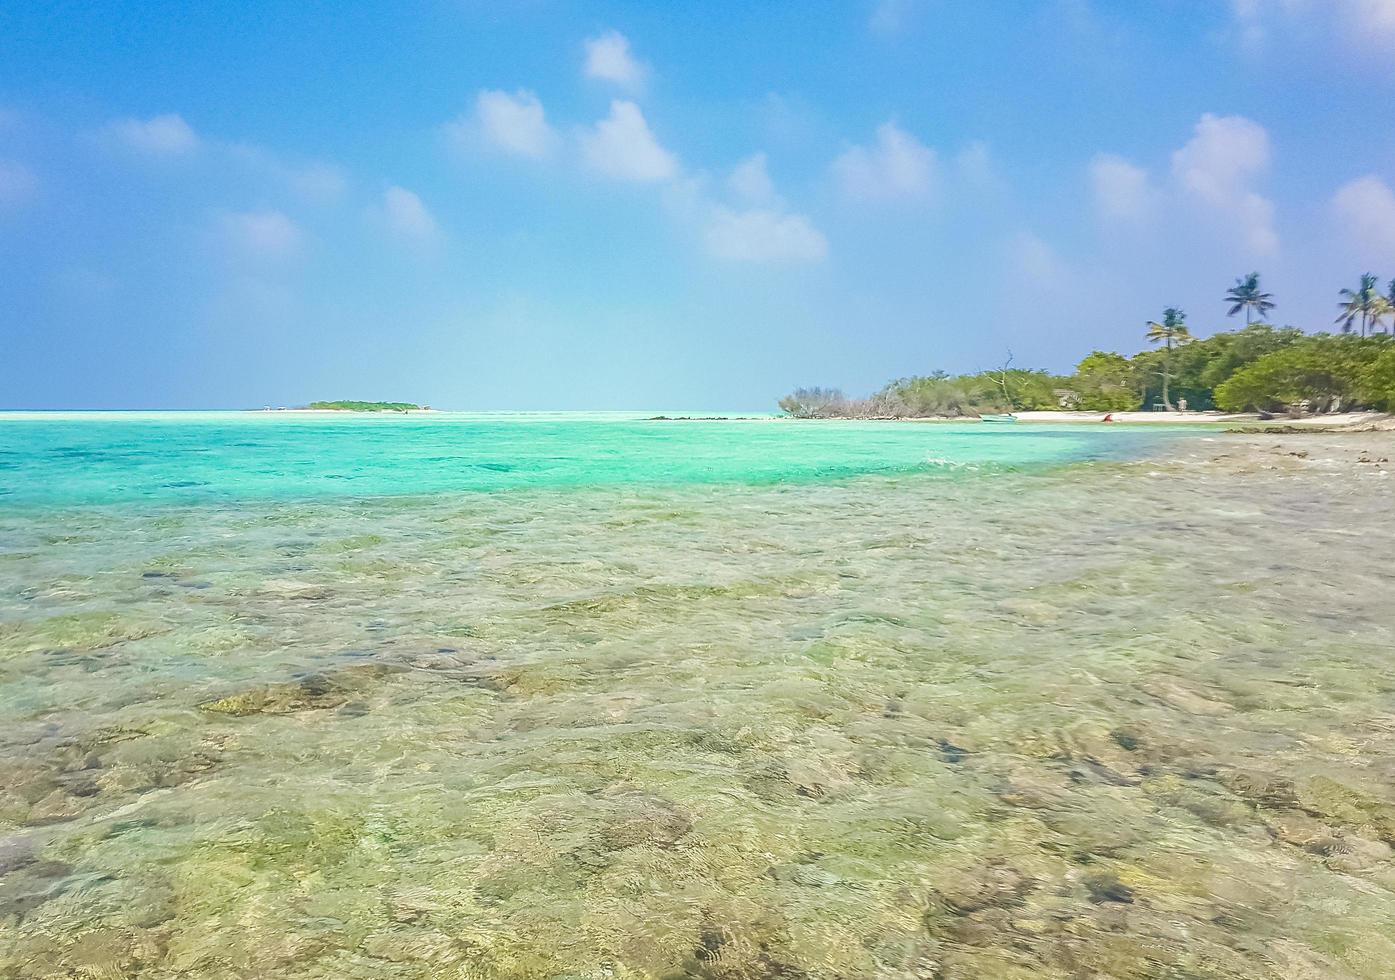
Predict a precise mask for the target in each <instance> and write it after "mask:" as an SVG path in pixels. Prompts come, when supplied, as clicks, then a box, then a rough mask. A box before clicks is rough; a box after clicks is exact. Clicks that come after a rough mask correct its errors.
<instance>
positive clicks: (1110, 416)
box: [1100, 412, 1114, 422]
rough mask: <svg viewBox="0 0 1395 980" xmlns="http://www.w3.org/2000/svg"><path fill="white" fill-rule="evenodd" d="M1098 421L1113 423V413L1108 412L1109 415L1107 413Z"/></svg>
mask: <svg viewBox="0 0 1395 980" xmlns="http://www.w3.org/2000/svg"><path fill="white" fill-rule="evenodd" d="M1100 421H1101V422H1113V421H1114V413H1113V412H1110V413H1109V414H1108V415H1106V416H1105V417H1104V418H1102V419H1100Z"/></svg>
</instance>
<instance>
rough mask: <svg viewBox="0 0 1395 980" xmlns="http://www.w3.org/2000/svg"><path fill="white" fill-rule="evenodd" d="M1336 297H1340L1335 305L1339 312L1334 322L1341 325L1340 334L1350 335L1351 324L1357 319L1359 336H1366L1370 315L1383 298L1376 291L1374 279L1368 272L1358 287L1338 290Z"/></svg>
mask: <svg viewBox="0 0 1395 980" xmlns="http://www.w3.org/2000/svg"><path fill="white" fill-rule="evenodd" d="M1337 295H1338V296H1339V297H1341V302H1340V303H1338V304H1337V308H1338V309H1339V310H1341V312H1340V313H1338V314H1337V320H1336V322H1337V323H1340V324H1341V325H1342V333H1351V327H1352V324H1353V323H1355V322H1356V321H1357V320H1358V319H1359V320H1360V321H1361V336H1363V337H1364V336H1366V331H1367V329H1368V328H1369V327H1370V325H1371V314H1372V313H1373V312H1375V310H1376V309H1377V308H1378V306H1379V305H1380V303H1381V302H1384V297H1383V296H1381V295H1380V293H1379V292H1377V290H1376V277H1375V276H1374V275H1372V274H1371V273H1369V272H1368V273H1366V274H1365V275H1364V276H1362V277H1361V285H1360V286H1358V287H1357V288H1355V289H1343V290H1340V291H1338V293H1337Z"/></svg>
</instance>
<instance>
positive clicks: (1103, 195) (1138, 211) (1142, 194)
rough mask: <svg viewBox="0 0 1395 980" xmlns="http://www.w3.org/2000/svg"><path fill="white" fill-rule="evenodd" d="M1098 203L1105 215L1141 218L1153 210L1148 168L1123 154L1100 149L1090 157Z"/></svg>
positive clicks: (1125, 218)
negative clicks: (1100, 150)
mask: <svg viewBox="0 0 1395 980" xmlns="http://www.w3.org/2000/svg"><path fill="white" fill-rule="evenodd" d="M1090 183H1091V186H1092V187H1093V189H1094V195H1095V207H1096V209H1097V210H1098V211H1099V212H1100V214H1101V215H1103V216H1104V217H1106V218H1118V219H1123V220H1127V221H1138V220H1141V219H1143V218H1145V217H1146V216H1147V215H1148V214H1149V213H1150V212H1151V211H1152V210H1153V203H1154V191H1153V188H1152V185H1151V182H1150V181H1149V179H1148V171H1146V170H1144V169H1143V168H1142V167H1138V166H1135V165H1134V164H1132V163H1130V162H1129V161H1128V160H1125V159H1124V158H1123V157H1121V156H1116V155H1114V154H1112V153H1101V154H1100V155H1099V156H1097V157H1095V158H1094V159H1093V160H1091V161H1090Z"/></svg>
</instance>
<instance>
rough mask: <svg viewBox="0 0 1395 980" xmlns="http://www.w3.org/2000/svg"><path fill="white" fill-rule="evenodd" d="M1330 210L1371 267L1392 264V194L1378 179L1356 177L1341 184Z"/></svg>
mask: <svg viewBox="0 0 1395 980" xmlns="http://www.w3.org/2000/svg"><path fill="white" fill-rule="evenodd" d="M1332 209H1333V211H1334V213H1335V214H1336V217H1337V219H1338V221H1339V222H1340V223H1341V228H1342V234H1344V235H1346V236H1349V237H1350V238H1351V239H1352V240H1353V241H1355V242H1356V244H1357V245H1358V246H1359V247H1360V248H1361V249H1362V251H1363V254H1365V255H1367V256H1369V258H1370V261H1371V262H1372V263H1375V262H1378V261H1379V262H1390V261H1395V191H1392V190H1391V189H1390V187H1389V186H1388V185H1387V184H1386V183H1385V182H1384V181H1383V180H1381V179H1380V178H1379V177H1374V176H1370V177H1359V178H1357V179H1356V180H1353V181H1349V182H1348V183H1346V184H1343V185H1342V186H1341V187H1340V188H1339V189H1338V190H1337V193H1336V194H1335V195H1334V196H1333V198H1332Z"/></svg>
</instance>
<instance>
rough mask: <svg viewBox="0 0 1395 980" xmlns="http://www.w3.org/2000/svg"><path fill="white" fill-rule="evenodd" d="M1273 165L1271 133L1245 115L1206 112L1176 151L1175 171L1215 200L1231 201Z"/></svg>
mask: <svg viewBox="0 0 1395 980" xmlns="http://www.w3.org/2000/svg"><path fill="white" fill-rule="evenodd" d="M1268 166H1269V134H1268V133H1266V132H1265V131H1264V127H1263V126H1261V125H1260V124H1259V123H1257V122H1254V121H1253V120H1250V119H1246V118H1245V117H1244V116H1215V115H1212V114H1211V113H1209V112H1208V113H1206V114H1205V115H1203V116H1202V117H1201V121H1200V122H1198V123H1197V124H1196V131H1195V134H1194V135H1193V136H1192V138H1191V140H1190V141H1188V143H1187V145H1186V146H1184V147H1182V148H1181V149H1180V150H1178V151H1177V152H1176V153H1174V154H1172V173H1173V175H1174V176H1175V177H1176V178H1177V179H1178V180H1179V181H1180V182H1181V183H1182V185H1183V186H1185V187H1186V188H1188V189H1189V190H1191V191H1193V192H1195V193H1197V194H1199V195H1200V196H1202V197H1203V198H1205V199H1207V200H1210V201H1213V202H1215V203H1223V202H1225V201H1228V200H1231V199H1233V198H1234V197H1236V196H1237V195H1238V194H1240V193H1241V192H1243V190H1244V188H1245V185H1246V183H1247V182H1248V181H1249V180H1250V179H1251V178H1252V177H1254V176H1255V175H1256V174H1259V173H1262V172H1263V171H1264V170H1265V169H1267V168H1268Z"/></svg>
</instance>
